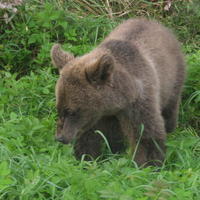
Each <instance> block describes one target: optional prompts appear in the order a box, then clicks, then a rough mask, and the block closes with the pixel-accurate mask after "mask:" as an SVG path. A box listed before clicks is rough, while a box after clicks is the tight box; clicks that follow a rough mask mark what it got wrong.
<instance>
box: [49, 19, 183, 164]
mask: <svg viewBox="0 0 200 200" xmlns="http://www.w3.org/2000/svg"><path fill="white" fill-rule="evenodd" d="M51 56H52V60H53V63H54V65H56V66H57V67H58V68H59V71H60V77H59V80H58V82H57V85H56V99H57V109H58V114H59V119H58V126H57V133H56V138H57V139H58V140H59V141H61V142H63V143H69V142H72V141H73V140H74V139H76V142H75V154H76V156H77V157H81V155H83V154H90V155H91V156H93V157H97V156H99V155H100V154H101V151H100V150H101V143H102V138H101V137H100V136H99V135H97V134H95V133H94V130H100V131H102V132H103V133H104V134H105V135H106V137H107V139H108V141H109V143H110V146H111V149H112V151H113V152H114V153H115V152H119V151H121V150H122V149H123V147H124V142H125V143H127V142H128V144H129V146H130V148H131V149H132V152H134V151H136V150H137V153H136V156H135V161H136V162H137V163H138V164H139V165H142V164H144V163H148V164H159V161H163V159H164V154H165V144H164V143H165V140H166V132H171V131H173V130H174V128H175V126H176V121H177V114H178V106H179V101H180V94H181V90H182V86H183V82H184V74H185V66H184V60H183V56H182V54H181V52H180V48H179V44H178V42H177V40H176V39H175V37H174V36H173V34H172V33H171V32H170V31H169V30H168V29H167V28H165V27H163V26H162V25H160V24H159V23H157V22H155V21H148V20H146V19H130V20H127V21H125V22H124V23H122V24H121V25H119V26H118V27H117V28H116V29H115V30H114V31H113V32H111V33H110V35H109V36H108V37H107V38H106V39H105V40H104V41H103V42H102V43H101V44H100V45H99V46H98V47H97V48H96V49H94V50H93V51H92V52H90V53H88V54H86V55H83V56H82V57H77V58H74V57H73V55H72V54H70V53H67V52H64V51H63V50H61V49H60V46H59V45H54V46H53V48H52V51H51ZM141 125H143V127H144V131H143V132H142V133H140V130H141ZM140 134H142V136H141V137H140ZM139 138H140V144H139V147H138V148H137V149H135V146H136V143H137V142H138V140H139Z"/></svg>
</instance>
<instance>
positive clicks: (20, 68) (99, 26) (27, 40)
mask: <svg viewBox="0 0 200 200" xmlns="http://www.w3.org/2000/svg"><path fill="white" fill-rule="evenodd" d="M110 29H111V25H110V24H109V23H108V19H105V18H101V17H100V18H98V19H94V20H91V18H87V17H86V18H83V19H79V17H78V16H76V15H73V14H72V13H69V14H67V13H66V12H65V11H64V10H62V9H58V8H56V7H55V6H54V4H51V3H46V4H43V5H40V6H39V5H38V6H34V5H31V4H30V5H29V4H28V5H27V6H26V4H25V5H22V6H21V7H19V10H18V14H17V15H16V16H15V17H14V18H13V20H12V23H8V24H5V23H1V25H0V41H1V42H0V55H1V56H0V70H6V71H10V72H17V73H18V77H19V76H22V75H23V74H26V73H28V72H30V71H31V70H36V69H38V68H39V67H45V66H48V65H49V61H50V55H49V52H50V49H51V46H52V45H53V43H55V42H58V43H64V44H65V45H64V47H65V48H66V50H68V51H71V52H73V53H74V54H75V55H80V54H83V53H85V52H87V51H89V50H90V49H91V47H92V46H94V45H95V44H96V43H97V42H98V41H99V38H102V37H103V36H104V34H105V31H107V32H108V31H109V30H110Z"/></svg>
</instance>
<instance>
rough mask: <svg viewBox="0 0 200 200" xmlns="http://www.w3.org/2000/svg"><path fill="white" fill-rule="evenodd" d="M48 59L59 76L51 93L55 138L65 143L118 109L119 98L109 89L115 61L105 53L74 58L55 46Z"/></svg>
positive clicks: (119, 105) (93, 53) (116, 93)
mask: <svg viewBox="0 0 200 200" xmlns="http://www.w3.org/2000/svg"><path fill="white" fill-rule="evenodd" d="M51 58H52V61H53V64H54V65H55V66H56V67H57V68H58V70H59V74H60V76H59V79H58V81H57V84H56V89H55V90H56V106H57V111H58V122H57V131H56V138H57V140H59V141H61V142H63V143H69V142H72V141H73V140H74V139H75V138H77V137H79V136H81V134H83V133H84V132H86V131H88V130H90V129H91V128H92V127H93V126H94V125H95V124H96V123H97V122H98V120H100V119H101V118H102V117H103V116H108V115H113V114H115V113H116V112H118V110H119V109H120V107H121V103H122V102H121V101H120V96H121V94H118V92H116V91H117V90H115V88H114V87H113V85H112V82H113V76H112V75H113V73H114V70H115V60H114V58H113V57H112V56H111V55H110V54H109V53H108V52H105V51H104V52H101V51H97V52H95V51H93V52H92V53H89V54H86V55H84V56H82V57H77V58H75V57H74V56H73V55H72V54H71V53H68V52H65V51H63V50H62V49H61V48H60V45H58V44H55V45H54V46H53V47H52V50H51Z"/></svg>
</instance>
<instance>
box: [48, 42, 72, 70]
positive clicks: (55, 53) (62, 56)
mask: <svg viewBox="0 0 200 200" xmlns="http://www.w3.org/2000/svg"><path fill="white" fill-rule="evenodd" d="M51 59H52V62H53V64H54V66H55V67H57V68H58V69H59V70H61V69H62V68H63V67H64V66H65V65H66V64H67V63H68V62H69V61H70V60H72V59H74V56H73V55H72V54H71V53H68V52H65V51H63V50H62V49H61V47H60V45H59V44H54V45H53V47H52V48H51Z"/></svg>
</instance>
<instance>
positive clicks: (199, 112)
mask: <svg viewBox="0 0 200 200" xmlns="http://www.w3.org/2000/svg"><path fill="white" fill-rule="evenodd" d="M199 77H200V51H199V50H198V51H197V52H196V53H195V54H189V55H188V56H187V79H186V83H185V88H184V93H183V103H182V112H184V115H182V116H181V122H182V124H184V126H188V125H189V124H190V125H191V126H193V127H194V128H199V127H200V78H199Z"/></svg>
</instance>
